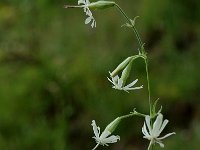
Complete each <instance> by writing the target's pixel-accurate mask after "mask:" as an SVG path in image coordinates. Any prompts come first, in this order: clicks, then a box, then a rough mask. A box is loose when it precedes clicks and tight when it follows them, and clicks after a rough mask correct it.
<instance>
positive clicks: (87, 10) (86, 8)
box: [78, 0, 96, 28]
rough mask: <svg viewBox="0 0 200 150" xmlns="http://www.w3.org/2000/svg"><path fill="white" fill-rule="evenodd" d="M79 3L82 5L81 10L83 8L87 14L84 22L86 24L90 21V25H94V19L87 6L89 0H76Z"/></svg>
mask: <svg viewBox="0 0 200 150" xmlns="http://www.w3.org/2000/svg"><path fill="white" fill-rule="evenodd" d="M80 4H83V5H81V6H83V10H84V12H85V14H86V15H87V16H88V17H87V18H86V19H85V24H88V23H90V22H92V23H91V27H92V28H93V27H96V21H95V19H94V17H93V15H92V12H91V11H90V9H89V7H88V5H89V4H90V1H89V0H79V1H78V5H80Z"/></svg>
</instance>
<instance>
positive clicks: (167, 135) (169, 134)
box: [157, 132, 176, 140]
mask: <svg viewBox="0 0 200 150" xmlns="http://www.w3.org/2000/svg"><path fill="white" fill-rule="evenodd" d="M173 134H176V133H175V132H172V133H168V134H166V135H165V136H163V137H160V138H157V139H158V140H162V139H165V138H167V137H169V136H171V135H173Z"/></svg>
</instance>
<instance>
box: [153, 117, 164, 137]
mask: <svg viewBox="0 0 200 150" xmlns="http://www.w3.org/2000/svg"><path fill="white" fill-rule="evenodd" d="M162 120H163V115H162V114H159V115H158V116H157V118H156V121H155V122H154V124H153V130H152V134H153V136H155V137H158V136H159V130H160V127H161V125H162Z"/></svg>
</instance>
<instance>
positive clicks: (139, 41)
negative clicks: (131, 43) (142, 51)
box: [115, 3, 143, 48]
mask: <svg viewBox="0 0 200 150" xmlns="http://www.w3.org/2000/svg"><path fill="white" fill-rule="evenodd" d="M115 6H116V7H117V9H118V10H119V11H120V12H121V14H122V15H123V16H124V17H125V19H126V20H127V21H128V23H130V24H131V26H132V29H133V31H134V33H135V35H136V38H137V40H138V43H139V45H140V48H142V46H143V44H142V40H141V38H140V35H139V34H138V32H137V29H136V27H135V25H134V24H133V23H132V22H131V20H130V19H129V17H128V16H127V15H126V13H125V12H124V11H123V10H122V9H121V7H120V6H119V5H118V4H116V3H115Z"/></svg>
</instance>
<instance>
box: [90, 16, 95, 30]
mask: <svg viewBox="0 0 200 150" xmlns="http://www.w3.org/2000/svg"><path fill="white" fill-rule="evenodd" d="M91 27H92V28H94V27H96V26H95V20H94V18H93V21H92V24H91Z"/></svg>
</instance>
